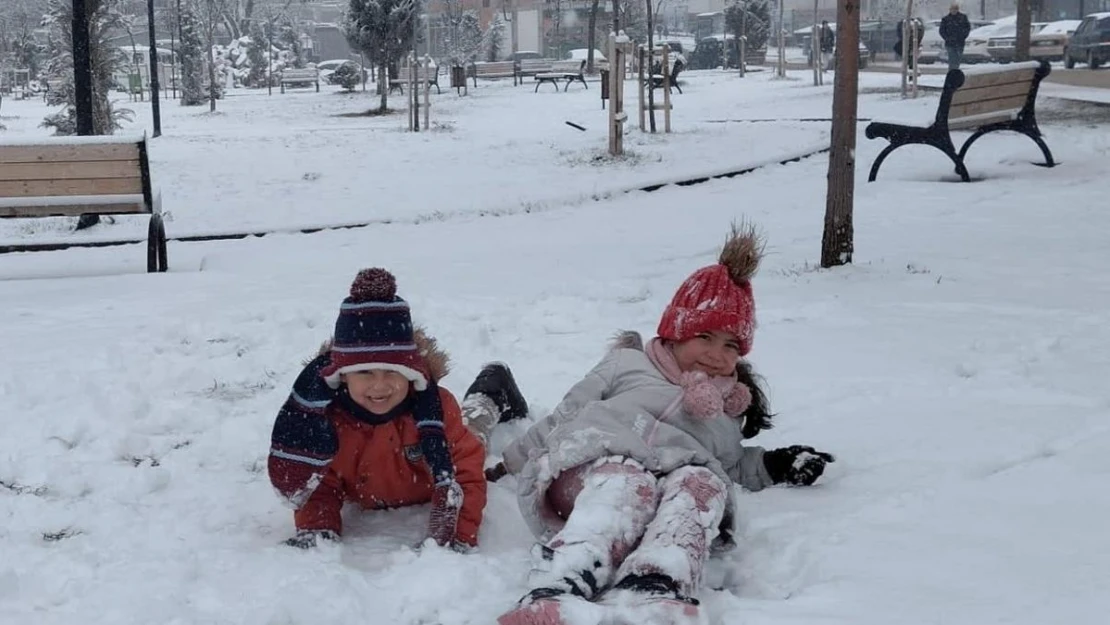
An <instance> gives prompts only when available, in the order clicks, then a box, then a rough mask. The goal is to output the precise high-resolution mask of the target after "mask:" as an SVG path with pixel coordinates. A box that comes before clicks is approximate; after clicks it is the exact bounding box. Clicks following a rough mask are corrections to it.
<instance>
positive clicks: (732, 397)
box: [725, 383, 752, 417]
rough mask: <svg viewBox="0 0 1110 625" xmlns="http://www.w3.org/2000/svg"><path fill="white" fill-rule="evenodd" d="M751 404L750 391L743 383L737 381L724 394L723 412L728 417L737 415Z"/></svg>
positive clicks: (742, 412)
mask: <svg viewBox="0 0 1110 625" xmlns="http://www.w3.org/2000/svg"><path fill="white" fill-rule="evenodd" d="M751 405H752V391H751V389H749V388H748V387H747V386H744V385H743V384H740V383H737V384H736V386H734V387H732V390H731V391H729V394H728V395H727V396H725V414H727V415H728V416H730V417H739V416H740V415H742V414H744V411H745V410H747V409H748V406H751Z"/></svg>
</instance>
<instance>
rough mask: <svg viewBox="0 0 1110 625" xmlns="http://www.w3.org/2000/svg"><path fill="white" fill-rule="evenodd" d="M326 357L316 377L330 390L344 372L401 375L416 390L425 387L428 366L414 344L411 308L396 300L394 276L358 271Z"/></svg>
mask: <svg viewBox="0 0 1110 625" xmlns="http://www.w3.org/2000/svg"><path fill="white" fill-rule="evenodd" d="M330 356H331V364H329V365H328V366H327V367H325V368H324V369H323V370H322V371H321V372H320V375H321V376H323V378H324V380H325V381H326V382H327V383H328V386H330V387H332V388H338V387H339V383H340V376H341V375H343V374H344V373H353V372H356V371H371V370H374V369H386V370H389V371H396V372H398V373H400V374H401V375H403V376H405V377H406V378H407V379H409V380H410V381H411V382H412V385H413V388H415V389H416V390H417V391H423V390H424V389H426V388H427V387H428V378H429V375H428V365H427V364H426V363H425V362H424V358H423V357H422V356H421V355H420V350H419V349H417V346H416V342H415V341H414V340H413V328H412V316H411V314H410V313H409V305H408V302H406V301H405V300H403V299H401V298H400V297H397V280H396V279H395V278H394V277H393V274H391V273H389V272H388V271H386V270H385V269H381V268H377V267H375V268H373V269H363V270H362V271H360V272H358V275H357V276H355V280H354V282H353V283H351V292H350V295H349V296H348V297H347V298H346V299H344V300H343V304H342V305H341V306H340V307H339V318H338V319H336V321H335V334H334V335H333V342H332V346H331V354H330Z"/></svg>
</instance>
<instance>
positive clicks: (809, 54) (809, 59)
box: [800, 24, 871, 69]
mask: <svg viewBox="0 0 1110 625" xmlns="http://www.w3.org/2000/svg"><path fill="white" fill-rule="evenodd" d="M829 26H831V27H832V28H833V29H834V30H835V29H836V25H835V24H829ZM800 41H801V44H802V48H803V49H804V50H805V51H806V65H807V66H809V67H813V45H812V44H811V43H810V42H811V41H813V33H812V32H810V33H809V34H806V35H802V36H801V37H800ZM839 43H840V42H839V41H834V44H839ZM833 54H836V50H835V48H834V49H833ZM826 57H827V58H828V63H829V67H828V68H829V69H832V64H833V60H832V55H826ZM870 60H871V51H870V50H868V49H867V45H866V44H865V43H863V40H862V39H861V40H860V42H859V67H860V69H863V68H865V67H867V64H868V62H870Z"/></svg>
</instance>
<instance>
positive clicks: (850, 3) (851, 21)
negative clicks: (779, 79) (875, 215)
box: [821, 0, 859, 268]
mask: <svg viewBox="0 0 1110 625" xmlns="http://www.w3.org/2000/svg"><path fill="white" fill-rule="evenodd" d="M857 2H858V0H839V6H838V7H837V16H836V39H837V41H839V42H840V45H838V46H837V47H836V55H837V61H836V62H837V67H838V68H839V70H838V71H837V72H836V75H835V77H834V78H833V115H832V118H833V121H832V145H831V150H830V152H829V174H828V190H827V193H826V198H825V230H824V235H823V237H822V238H821V266H822V267H826V268H827V267H833V266H836V265H843V264H846V263H850V262H852V252H853V250H854V247H853V245H854V243H853V235H854V233H853V227H852V206H853V203H854V200H855V188H856V187H855V183H856V113H857V110H858V106H857V105H858V100H859V4H857Z"/></svg>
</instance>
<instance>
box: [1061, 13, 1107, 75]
mask: <svg viewBox="0 0 1110 625" xmlns="http://www.w3.org/2000/svg"><path fill="white" fill-rule="evenodd" d="M1108 61H1110V13H1092V14H1091V15H1088V16H1087V17H1085V18H1083V21H1082V22H1081V23H1080V24H1079V27H1078V28H1076V29H1075V34H1074V35H1072V36H1071V39H1069V40H1068V47H1067V49H1066V50H1064V67H1067V68H1068V69H1071V68H1073V67H1075V64H1076V63H1086V64H1087V67H1088V68H1090V69H1098V66H1099V65H1102V64H1103V63H1106V62H1108Z"/></svg>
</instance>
